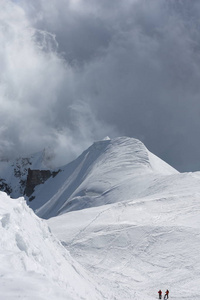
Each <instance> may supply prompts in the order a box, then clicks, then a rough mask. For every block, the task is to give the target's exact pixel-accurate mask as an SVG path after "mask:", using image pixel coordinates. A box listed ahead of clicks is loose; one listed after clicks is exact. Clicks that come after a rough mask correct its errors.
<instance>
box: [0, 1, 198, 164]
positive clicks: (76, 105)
mask: <svg viewBox="0 0 200 300" xmlns="http://www.w3.org/2000/svg"><path fill="white" fill-rule="evenodd" d="M1 6H2V7H3V9H2V10H1V13H0V22H1V37H0V39H1V40H0V42H1V45H3V47H2V49H3V50H2V51H1V54H0V55H1V56H0V60H1V70H2V72H1V83H0V93H1V94H0V98H1V100H0V101H1V103H0V105H1V108H2V109H1V113H0V117H1V121H2V125H1V130H0V137H1V140H2V143H1V152H2V155H3V154H5V153H6V154H8V152H10V151H11V149H13V147H15V151H17V150H18V151H21V150H22V149H23V150H24V151H29V150H30V149H31V148H34V151H36V150H37V151H38V150H40V149H39V148H41V147H43V146H44V145H46V144H54V145H56V152H57V153H58V154H59V155H60V157H61V158H63V157H65V158H64V160H65V161H63V160H62V162H61V161H60V164H63V163H66V162H67V161H66V160H69V159H71V158H74V156H76V155H77V154H78V153H80V151H81V150H83V149H85V148H86V147H87V146H89V145H90V144H91V143H92V142H93V141H94V140H98V139H101V138H103V137H104V136H106V135H109V136H111V137H113V136H115V135H116V134H117V135H126V136H131V137H136V138H139V139H140V140H142V141H143V142H144V143H145V145H147V147H148V148H149V149H150V150H151V151H152V152H154V153H155V154H157V155H159V156H160V157H162V159H164V160H165V161H167V162H169V163H170V164H171V165H173V166H174V167H176V168H179V169H182V170H187V169H190V170H191V169H198V168H199V167H200V165H199V163H198V161H199V153H198V150H196V149H199V146H200V145H199V143H200V142H199V139H197V138H196V136H197V134H198V127H199V125H200V124H199V122H200V121H199V120H200V118H199V111H200V104H199V100H198V99H199V96H200V89H199V81H200V72H199V67H198V66H199V62H200V55H199V54H200V52H199V48H200V47H199V45H200V40H199V34H198V33H199V27H200V21H199V20H200V4H199V1H197V0H194V1H187V0H180V1H179V0H178V1H176V0H170V1H166V0H161V1H157V0H152V1H147V0H129V1H126V2H122V1H118V0H117V1H115V3H112V2H110V1H104V0H103V1H97V0H94V1H91V0H86V1H83V0H78V1H77V0H76V1H75V0H70V1H69V0H61V1H56V0H49V1H48V4H47V3H46V1H44V0H34V1H24V0H17V1H14V0H13V1H11V0H7V1H5V0H1ZM114 129H115V130H114ZM77 140H78V145H77ZM36 148H37V149H36ZM34 151H31V152H34ZM66 153H68V157H66Z"/></svg>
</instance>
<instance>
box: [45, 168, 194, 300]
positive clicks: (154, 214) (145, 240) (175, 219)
mask: <svg viewBox="0 0 200 300" xmlns="http://www.w3.org/2000/svg"><path fill="white" fill-rule="evenodd" d="M178 176H180V178H178ZM169 178H171V179H170V180H168V181H167V182H166V181H165V179H164V180H163V182H162V181H161V182H159V181H158V182H157V185H156V190H155V191H154V192H153V191H151V193H152V195H150V194H149V195H148V197H143V198H142V199H141V198H138V199H131V197H130V193H129V190H125V189H123V193H126V195H127V196H126V198H127V199H128V198H129V200H127V201H123V202H119V203H113V204H109V205H106V206H100V207H94V208H88V209H84V210H79V211H73V212H68V213H66V214H63V215H61V216H57V217H54V218H51V219H49V220H48V224H49V225H50V227H51V229H52V230H53V232H54V233H55V234H56V235H57V236H58V238H59V239H60V240H61V241H62V243H63V245H65V247H66V248H67V249H68V250H69V251H70V253H71V254H72V256H73V257H75V258H76V259H77V260H78V261H79V262H80V263H81V264H82V265H83V266H85V268H86V269H88V270H89V271H90V272H91V273H92V274H95V277H96V280H97V281H98V282H99V283H100V284H101V286H102V288H103V289H104V291H105V292H107V293H109V299H110V300H121V299H123V300H130V299H133V300H144V299H145V300H150V299H156V298H158V294H157V292H158V290H159V289H162V290H163V292H164V291H165V290H166V289H169V291H170V299H193V300H197V299H198V300H199V299H200V279H199V278H200V256H199V245H200V173H194V174H180V175H179V174H177V175H172V176H169ZM119 192H120V189H119ZM124 198H125V197H124Z"/></svg>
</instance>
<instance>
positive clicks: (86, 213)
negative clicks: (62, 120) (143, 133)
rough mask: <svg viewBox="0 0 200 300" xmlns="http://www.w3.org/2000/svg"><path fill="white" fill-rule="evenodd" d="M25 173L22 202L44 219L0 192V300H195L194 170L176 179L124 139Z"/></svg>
mask: <svg viewBox="0 0 200 300" xmlns="http://www.w3.org/2000/svg"><path fill="white" fill-rule="evenodd" d="M40 157H41V156H40ZM41 161H42V160H40V162H41ZM32 166H33V165H32ZM26 168H27V171H26V172H27V173H26V174H27V175H26V176H27V179H26V184H25V185H26V187H27V184H30V185H31V188H29V190H28V191H29V193H30V198H29V197H27V196H26V200H27V203H28V205H29V206H31V207H32V208H33V209H34V210H35V211H36V213H37V214H38V215H39V216H41V217H43V218H49V219H48V220H47V221H45V220H40V219H39V218H38V217H35V216H34V213H33V212H31V210H30V209H29V208H28V207H27V206H26V205H25V203H24V201H23V200H22V199H21V200H11V199H10V198H8V197H6V196H5V195H4V194H0V199H1V198H2V197H3V198H2V201H1V200H0V214H1V222H0V225H1V230H2V233H1V236H2V245H3V248H2V251H1V257H2V261H3V262H4V263H2V264H1V266H2V272H1V274H3V275H2V276H1V278H3V279H2V281H1V282H2V284H0V287H1V288H0V299H1V298H2V299H4V298H6V299H9V300H14V299H16V297H15V295H19V296H21V297H22V299H26V297H27V299H32V298H34V299H35V298H36V299H42V300H43V299H47V298H48V299H49V298H51V299H58V300H62V299H64V298H65V299H74V300H76V299H87V300H90V299H91V300H92V299H109V300H121V299H123V300H130V299H133V300H144V299H145V300H151V299H155V298H158V294H157V292H158V290H159V289H162V290H163V292H164V291H165V290H166V289H169V291H170V299H178V298H181V299H183V298H184V299H185V298H187V299H193V300H197V299H198V300H199V299H200V284H199V276H200V256H199V244H200V172H196V173H179V172H178V171H176V170H175V169H173V168H172V167H171V166H169V165H168V164H166V163H165V162H163V161H162V160H161V159H159V158H158V157H156V156H155V155H153V154H152V153H150V152H149V151H148V150H147V149H146V147H145V146H144V145H143V144H142V143H141V142H140V141H138V140H136V139H130V138H126V137H122V138H116V139H113V140H108V139H107V140H103V141H100V142H96V143H94V144H93V145H92V146H91V147H89V148H88V149H87V150H86V151H84V152H83V153H82V154H81V155H80V156H79V157H78V158H77V159H76V160H74V161H73V162H71V163H70V164H67V165H66V166H63V167H61V168H59V169H57V170H49V169H48V168H42V167H40V165H37V167H36V168H35V170H34V168H33V170H32V171H30V170H29V171H28V169H29V168H31V166H30V165H29V166H28V167H26ZM40 171H43V173H41V174H42V175H41V174H40ZM49 171H50V173H49ZM38 174H39V175H38ZM45 174H46V175H45ZM40 175H41V176H40ZM7 178H9V177H7ZM38 178H39V179H38ZM10 184H11V185H12V180H11V181H10ZM16 186H17V184H16ZM25 190H26V189H25ZM2 195H3V196H2ZM31 199H32V201H30V200H31ZM27 214H28V215H27ZM30 216H31V217H30ZM23 222H24V223H23ZM45 222H48V225H49V226H50V228H51V230H52V232H53V234H55V236H57V238H58V239H59V240H60V242H61V244H62V246H64V247H65V248H66V250H67V251H69V252H70V254H71V255H72V257H73V259H72V258H71V256H70V255H69V253H68V252H66V251H65V249H64V247H62V246H61V245H60V244H59V242H58V241H56V239H55V238H54V236H53V235H52V234H51V233H49V231H48V227H47V226H46V223H45ZM32 241H33V242H32ZM54 253H55V255H54ZM74 259H75V260H76V261H78V263H79V264H80V265H82V267H83V268H84V269H85V270H86V271H83V269H82V268H81V267H80V266H79V265H78V264H77V263H75V261H74ZM71 267H72V268H73V269H74V271H72V270H71ZM12 269H13V270H14V271H12V274H11V271H10V270H12ZM53 270H55V273H54V271H53ZM74 272H75V273H74ZM71 274H72V278H71ZM79 275H80V277H81V278H80V277H79ZM63 276H64V278H63ZM71 279H72V281H71ZM11 282H12V283H13V284H12V285H11ZM22 282H25V283H26V284H27V289H26V287H25V288H24V289H23V288H22V285H21V283H22ZM56 282H57V283H56ZM75 282H76V284H75ZM77 282H78V283H77ZM36 285H38V288H39V292H38V291H37V290H35V286H36ZM41 285H42V286H41ZM79 285H81V288H80V289H79ZM10 286H12V287H13V288H11V289H10V290H9V287H10ZM18 286H19V288H18ZM63 287H64V290H63ZM68 287H69V289H68ZM77 287H78V288H77ZM99 287H100V288H99ZM28 289H30V291H31V292H28ZM1 290H2V294H1ZM99 290H101V293H100V292H99ZM49 291H50V292H49ZM1 295H2V296H3V297H1ZM5 295H6V297H5ZM32 295H33V297H32ZM9 297H10V298H9ZM23 297H24V298H23ZM31 297H32V298H31ZM45 297H46V298H45Z"/></svg>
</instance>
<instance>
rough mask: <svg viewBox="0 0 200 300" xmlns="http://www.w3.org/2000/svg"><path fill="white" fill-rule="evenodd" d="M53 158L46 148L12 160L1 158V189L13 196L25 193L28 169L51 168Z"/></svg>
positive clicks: (16, 196)
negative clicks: (50, 162) (50, 163)
mask: <svg viewBox="0 0 200 300" xmlns="http://www.w3.org/2000/svg"><path fill="white" fill-rule="evenodd" d="M50 160H51V158H50V157H49V154H48V152H47V151H46V150H44V151H41V152H38V153H35V154H32V155H29V156H27V157H20V158H17V159H14V160H12V161H6V160H0V190H1V191H5V192H6V193H7V194H9V195H10V196H11V197H12V198H18V197H21V196H22V195H24V191H25V188H26V181H27V175H28V169H29V168H30V169H38V170H44V169H45V170H46V169H49V161H50Z"/></svg>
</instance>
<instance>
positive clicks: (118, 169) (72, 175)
mask: <svg viewBox="0 0 200 300" xmlns="http://www.w3.org/2000/svg"><path fill="white" fill-rule="evenodd" d="M171 174H178V172H177V171H176V170H175V169H173V168H172V167H171V166H169V165H168V164H166V163H165V162H163V161H162V160H161V159H159V158H158V157H156V156H155V155H153V154H152V153H150V152H149V151H148V150H147V149H146V147H145V146H144V145H143V144H142V143H141V142H140V141H138V140H136V139H133V138H127V137H122V138H116V139H113V140H103V141H100V142H96V143H94V144H93V145H92V146H91V147H90V148H88V149H87V150H86V151H84V152H83V153H82V155H80V156H79V157H78V158H77V159H76V160H75V161H73V162H72V163H70V164H68V165H66V166H65V167H63V168H61V172H60V173H59V174H58V175H57V176H56V177H55V178H50V179H49V180H47V181H46V182H45V183H44V184H43V185H40V186H38V187H36V189H35V192H34V194H33V196H34V197H35V199H34V201H32V202H31V203H29V205H30V206H31V207H32V208H33V209H34V210H36V212H37V214H38V215H39V216H41V217H43V218H49V217H52V216H55V215H58V214H61V213H64V212H67V211H71V210H78V209H83V208H87V207H92V206H98V205H104V204H108V203H112V202H118V201H123V200H127V199H128V198H127V196H128V197H129V198H130V197H131V198H133V197H136V198H137V197H138V196H139V194H141V196H143V195H144V194H145V193H146V192H147V189H149V188H150V187H151V185H153V182H154V180H155V178H160V177H162V176H165V177H166V176H169V175H171ZM123 188H125V190H127V189H129V191H130V196H129V195H127V193H125V194H124V195H123V192H122V193H119V190H120V191H122V189H123Z"/></svg>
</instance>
